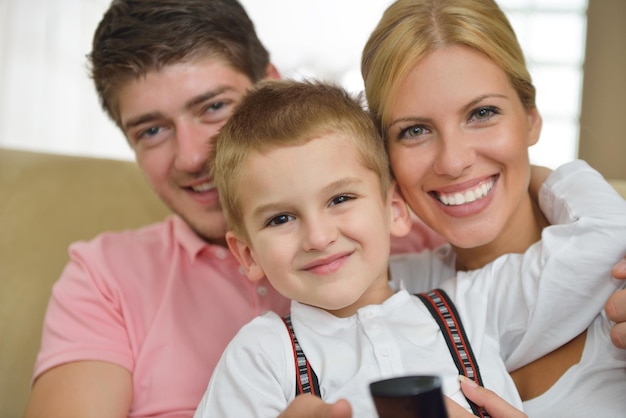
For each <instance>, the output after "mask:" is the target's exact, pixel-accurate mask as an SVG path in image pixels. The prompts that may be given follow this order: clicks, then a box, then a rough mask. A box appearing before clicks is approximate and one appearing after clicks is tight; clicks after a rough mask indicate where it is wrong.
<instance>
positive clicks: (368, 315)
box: [364, 311, 374, 319]
mask: <svg viewBox="0 0 626 418" xmlns="http://www.w3.org/2000/svg"><path fill="white" fill-rule="evenodd" d="M364 316H365V319H372V318H373V317H374V312H372V311H367V312H365V314H364Z"/></svg>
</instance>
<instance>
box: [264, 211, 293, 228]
mask: <svg viewBox="0 0 626 418" xmlns="http://www.w3.org/2000/svg"><path fill="white" fill-rule="evenodd" d="M294 219H295V217H293V216H291V215H287V214H284V213H282V214H280V215H278V216H274V217H273V218H271V219H270V220H269V221H267V224H266V225H267V226H277V225H282V224H286V223H287V222H289V221H293V220H294Z"/></svg>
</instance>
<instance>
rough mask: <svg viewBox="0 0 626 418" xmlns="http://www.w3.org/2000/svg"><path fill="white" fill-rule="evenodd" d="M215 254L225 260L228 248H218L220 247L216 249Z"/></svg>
mask: <svg viewBox="0 0 626 418" xmlns="http://www.w3.org/2000/svg"><path fill="white" fill-rule="evenodd" d="M215 255H216V256H217V258H219V259H220V260H224V259H225V258H226V250H225V249H223V248H218V249H216V250H215Z"/></svg>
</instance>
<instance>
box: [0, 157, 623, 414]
mask: <svg viewBox="0 0 626 418" xmlns="http://www.w3.org/2000/svg"><path fill="white" fill-rule="evenodd" d="M614 185H615V186H616V187H617V188H618V189H619V190H620V192H621V193H622V195H623V196H626V181H621V182H617V181H616V182H614ZM168 213H169V212H168V210H167V208H165V206H164V205H163V204H162V203H161V202H160V201H159V200H158V198H157V197H156V196H155V195H154V193H153V192H152V191H151V190H150V188H149V186H148V185H147V183H146V181H145V180H144V178H143V177H142V174H141V172H140V171H139V169H138V168H137V166H136V165H135V163H134V162H130V161H117V160H107V159H97V158H87V157H76V156H63V155H54V154H44V153H38V152H30V151H18V150H10V149H3V148H0V417H2V418H17V417H21V416H22V413H23V411H24V408H25V405H26V402H27V400H28V396H29V389H30V379H31V374H32V370H33V364H34V361H35V357H36V354H37V351H38V349H39V343H40V337H41V326H42V319H43V316H44V313H45V310H46V305H47V301H48V298H49V295H50V289H51V287H52V285H53V283H54V282H55V280H56V279H57V278H58V277H59V275H60V273H61V271H62V269H63V266H64V265H65V263H66V262H67V259H68V256H67V247H68V245H69V244H70V243H71V242H73V241H77V240H87V239H90V238H91V237H93V236H95V235H96V234H98V233H99V232H101V231H105V230H120V229H124V228H134V227H138V226H141V225H145V224H148V223H152V222H156V221H158V220H161V219H163V218H164V217H165V216H167V215H168Z"/></svg>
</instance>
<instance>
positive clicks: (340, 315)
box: [195, 81, 626, 417]
mask: <svg viewBox="0 0 626 418" xmlns="http://www.w3.org/2000/svg"><path fill="white" fill-rule="evenodd" d="M210 166H211V167H213V170H214V171H213V174H214V178H215V181H216V185H217V188H218V190H219V194H220V198H221V203H222V208H223V211H224V214H225V216H226V219H227V222H228V225H229V228H230V230H229V232H227V234H226V240H227V244H228V247H229V248H230V250H231V251H232V252H233V254H234V255H235V257H236V258H237V260H238V261H239V262H240V263H241V265H242V267H243V269H244V270H245V272H246V275H247V277H248V278H249V279H250V280H252V281H258V280H262V279H263V278H265V277H267V278H268V279H269V281H270V282H271V283H272V285H273V286H274V288H276V289H277V290H278V291H279V292H281V293H282V294H283V295H285V296H287V297H289V298H291V299H292V303H291V314H290V316H289V317H287V318H281V317H279V316H278V315H276V314H275V313H271V312H270V313H267V314H265V315H264V316H262V317H259V318H257V319H255V320H253V321H252V322H251V323H250V324H248V325H247V326H245V327H244V328H243V329H242V330H241V331H240V332H239V333H238V334H237V336H236V337H235V338H234V340H233V341H231V343H230V345H229V346H228V348H227V349H226V351H225V353H224V354H223V356H222V358H221V360H220V362H219V364H218V366H217V367H216V369H215V372H214V374H213V377H212V379H211V381H210V383H209V387H208V390H207V392H206V393H205V396H204V398H203V400H202V402H201V403H200V405H199V407H198V410H197V411H196V415H195V416H196V417H202V416H204V417H209V416H210V417H216V416H246V417H252V416H259V417H267V416H276V415H277V414H278V413H280V411H282V410H283V409H284V408H285V407H286V406H287V405H288V404H289V402H290V401H292V400H293V399H294V397H295V396H296V395H297V394H299V393H306V392H310V393H314V394H316V395H318V396H321V397H322V398H323V399H324V400H326V401H328V402H333V401H335V400H337V399H340V398H346V399H348V400H349V402H350V404H351V406H352V409H353V416H355V417H368V416H372V417H375V416H376V412H375V409H374V405H373V403H372V400H371V398H370V397H369V393H368V384H369V383H370V382H372V381H374V380H378V379H381V378H387V377H391V376H398V375H408V374H438V375H441V376H442V378H443V382H444V385H443V390H444V394H446V395H448V396H450V397H452V398H453V399H454V400H455V401H457V402H458V403H460V404H463V405H465V406H466V408H467V409H469V408H470V407H472V405H470V404H469V403H468V402H467V401H466V400H465V399H464V397H463V395H462V393H461V392H460V389H459V382H458V380H457V376H458V375H459V374H465V375H467V376H468V377H470V378H471V379H473V380H475V381H477V382H481V376H480V375H481V374H482V382H484V385H485V386H486V387H488V388H490V389H492V390H494V391H496V392H497V393H498V394H499V395H501V396H503V397H504V398H505V399H506V400H508V401H509V402H511V403H512V404H513V405H515V406H517V407H518V408H519V407H521V401H520V399H519V396H518V395H517V391H516V389H515V386H514V384H513V382H512V380H511V378H510V377H509V375H508V373H507V371H506V368H505V366H504V363H503V360H502V359H501V355H502V353H509V352H510V350H511V347H510V345H514V344H520V343H525V342H526V341H525V338H526V329H527V328H528V327H530V328H532V331H533V333H532V334H530V335H534V336H537V335H541V333H542V332H548V331H550V332H552V333H554V332H555V331H554V329H553V328H554V327H553V326H551V325H554V324H557V323H558V324H559V325H561V324H560V322H559V321H561V320H564V319H568V321H567V323H564V324H562V328H563V329H559V330H558V333H559V334H561V333H562V334H564V335H576V331H573V330H572V329H574V328H577V329H579V330H578V332H580V331H582V330H583V329H584V328H585V327H586V325H587V324H588V322H589V321H591V319H592V318H593V317H594V316H595V315H596V313H597V311H598V307H599V306H602V301H603V300H605V299H606V297H607V296H608V294H609V293H610V292H611V291H613V290H614V289H615V287H616V285H615V283H608V282H609V281H608V280H606V279H602V280H599V279H598V280H592V279H590V278H589V277H590V276H589V275H588V274H582V273H579V274H578V275H575V273H576V271H571V272H570V271H564V272H563V275H562V276H560V277H558V278H552V280H553V281H556V282H557V283H553V286H555V287H556V286H559V285H560V284H559V283H558V282H563V286H572V283H573V282H574V283H575V285H576V286H577V287H578V288H580V289H581V291H580V292H578V293H577V294H575V295H572V297H571V298H570V299H568V301H567V302H568V303H567V305H568V306H572V308H571V309H568V308H567V307H563V309H560V310H559V312H555V313H554V315H553V316H551V317H548V318H543V317H542V318H538V317H537V315H535V314H536V313H537V312H539V313H541V312H542V310H541V308H543V305H542V303H540V302H543V298H540V297H538V296H543V295H542V294H540V291H541V290H542V289H544V288H545V287H543V286H540V285H539V284H538V283H537V281H530V280H520V278H519V277H512V276H513V275H514V274H515V273H516V272H517V271H520V270H522V267H521V266H522V263H524V265H528V262H529V260H528V259H527V258H526V257H525V256H524V255H510V256H506V257H502V258H501V259H499V260H498V261H496V262H495V263H493V264H492V265H490V266H489V267H488V268H485V269H483V270H480V271H475V272H467V273H460V274H459V275H458V276H457V279H456V280H454V281H450V282H451V283H449V284H444V285H443V286H442V287H444V288H445V290H446V291H447V292H449V293H451V294H453V295H454V297H455V303H456V304H457V308H458V310H459V315H458V316H457V317H456V318H452V320H453V321H458V320H459V319H460V317H462V318H463V320H464V322H465V327H466V328H465V330H466V332H467V336H468V337H469V339H467V338H463V337H464V335H463V330H462V326H461V325H460V324H458V325H455V326H453V327H451V329H448V328H446V327H445V326H444V325H439V324H438V322H437V320H436V318H438V317H439V313H441V315H443V316H444V317H445V316H446V315H448V314H449V313H450V311H453V309H452V308H451V302H450V301H447V300H446V299H445V292H441V291H439V292H435V294H434V295H433V298H432V299H424V300H422V299H421V298H418V297H415V296H413V295H411V294H409V293H408V292H407V291H406V290H404V289H403V284H402V283H401V282H400V281H399V280H397V279H395V278H392V279H391V280H390V276H389V273H388V271H389V240H390V236H392V235H393V236H399V235H402V234H405V233H407V232H408V231H409V229H410V217H409V213H408V211H407V207H406V204H405V203H404V201H403V200H402V198H401V197H400V196H399V195H398V193H397V192H396V190H395V187H394V184H393V182H392V179H391V176H390V172H389V167H388V162H387V157H386V153H385V149H384V144H383V142H382V140H381V138H380V136H379V135H378V133H377V131H376V129H375V128H374V125H373V123H372V122H371V120H370V118H369V117H368V115H367V113H366V112H365V111H364V110H363V109H362V107H361V106H360V104H359V103H358V102H357V101H356V100H354V99H353V98H351V97H350V96H349V95H348V94H346V93H345V91H343V90H341V89H339V88H336V87H333V86H329V85H325V84H322V83H314V82H303V83H302V82H293V81H282V82H281V81H277V82H266V83H262V84H261V85H260V86H258V87H257V88H255V89H254V90H253V91H252V92H250V93H248V94H247V95H246V96H245V97H244V98H243V99H242V101H241V102H240V103H239V105H238V107H237V109H236V111H235V112H234V114H233V115H232V116H231V118H230V119H229V121H228V122H227V123H226V124H225V125H224V127H223V128H222V131H221V133H220V135H219V137H218V139H217V142H216V147H215V150H214V156H213V157H212V160H211V164H210ZM585 175H586V174H585ZM588 176H589V177H590V180H589V181H590V182H591V181H593V182H595V183H598V184H597V185H595V183H594V186H595V187H594V188H593V190H594V191H590V194H593V193H595V191H596V190H598V193H600V192H601V193H605V194H606V196H605V197H604V198H605V199H607V200H605V203H606V206H607V209H606V213H603V214H602V216H601V217H598V218H606V219H608V220H609V221H608V222H611V227H610V228H608V227H607V226H606V224H605V225H602V224H601V223H599V222H598V223H596V224H594V225H593V226H591V225H589V226H588V228H589V231H590V233H598V234H602V236H604V240H605V241H607V240H608V242H607V247H614V248H617V250H616V251H614V254H611V255H608V256H607V254H606V253H605V254H602V255H597V254H593V255H591V254H587V255H586V257H587V259H588V260H593V262H592V264H591V265H593V266H594V268H597V266H598V265H604V264H605V265H606V266H607V271H608V270H610V266H611V265H612V264H613V263H614V262H615V260H617V259H619V258H620V256H621V252H622V251H623V248H624V246H625V245H626V236H625V233H626V204H625V203H624V201H623V199H621V198H620V197H619V195H617V193H615V192H614V191H612V189H611V188H610V186H609V185H608V184H605V183H604V182H603V181H602V180H601V177H600V176H598V175H597V173H596V172H594V171H593V170H589V171H588ZM557 177H558V174H557ZM581 177H584V176H579V177H578V178H577V181H582V179H581ZM563 181H565V180H563ZM603 196H604V195H603ZM585 198H586V199H590V196H589V195H587V196H585ZM613 201H615V202H613ZM553 203H555V206H554V207H553V209H552V210H553V211H554V212H555V213H556V215H554V216H555V217H556V218H557V220H558V222H559V223H569V222H573V219H571V218H569V216H571V215H572V213H576V212H575V211H574V212H571V211H568V210H564V206H563V205H561V206H559V203H562V202H560V201H559V199H558V198H555V202H553ZM568 204H569V205H573V206H575V205H576V204H577V202H573V203H572V202H571V201H569V202H568ZM609 206H610V207H611V208H610V209H609V208H608V207H609ZM589 218H590V219H591V221H594V219H595V217H594V216H591V215H590V216H589ZM561 227H562V226H555V227H549V228H548V229H547V231H548V232H546V235H545V236H544V240H545V239H548V238H550V239H557V237H558V236H559V234H560V233H562V231H561V232H558V231H557V232H555V231H554V230H556V229H559V228H561ZM561 229H562V228H561ZM600 229H603V230H604V231H603V232H599V230H600ZM577 233H578V231H577ZM550 234H554V237H553V236H552V235H550ZM607 234H608V235H609V236H607ZM581 236H585V235H584V234H581ZM566 237H567V238H563V240H565V239H569V235H566ZM587 237H588V235H587ZM581 239H582V238H581ZM584 239H587V238H584ZM542 248H543V250H542V251H541V253H540V254H535V253H533V257H535V256H537V257H535V258H537V260H540V261H537V262H535V264H533V265H532V266H533V268H534V267H536V266H537V264H541V267H545V266H547V265H550V263H555V262H556V263H560V262H562V261H563V259H564V258H567V257H573V256H575V257H581V256H582V257H584V256H585V254H584V252H581V254H582V255H579V254H576V255H572V254H564V253H562V254H559V253H558V248H556V249H555V247H553V246H545V247H542ZM424 260H426V261H423V262H421V263H418V264H415V263H413V261H408V260H404V259H400V260H398V261H397V263H396V264H395V265H392V267H393V269H394V270H395V271H398V272H403V268H404V267H403V266H405V267H406V266H409V267H411V266H417V267H418V268H419V269H414V270H413V271H412V274H413V275H417V274H419V275H420V276H422V275H423V276H424V279H425V280H428V279H429V277H431V276H433V277H434V276H437V274H436V273H434V271H435V270H436V269H437V259H436V258H433V257H430V258H428V259H424ZM554 260H557V261H554ZM559 265H560V264H559ZM411 268H412V267H411ZM422 268H425V270H422ZM537 272H538V273H537V274H538V275H539V276H540V275H541V274H540V273H541V269H539V270H537ZM403 273H406V269H405V270H404V272H403ZM500 273H506V275H501V274H500ZM605 273H606V272H605ZM520 274H521V273H520ZM591 277H593V276H591ZM542 280H544V278H542ZM545 280H550V278H545ZM587 289H589V290H587ZM598 293H600V294H602V296H600V297H599V298H598V299H597V300H595V299H596V296H597V295H598ZM537 294H539V295H537ZM535 296H537V297H535ZM511 298H517V299H525V300H528V301H530V302H528V304H526V305H524V303H523V302H516V304H512V303H511V301H510V300H511ZM591 299H593V301H592V300H591ZM472 301H475V302H477V303H470V302H472ZM535 302H536V303H535ZM564 302H565V301H560V303H559V301H555V300H553V299H551V300H549V304H550V306H552V305H554V304H558V305H559V308H561V305H564V304H565V303H564ZM545 303H546V304H548V302H545ZM431 304H432V306H431ZM441 304H444V305H446V306H445V308H443V309H442V311H437V309H435V310H430V309H431V308H432V307H433V306H435V305H441ZM520 305H522V306H527V308H528V309H527V310H525V311H523V312H520V310H519V309H518V307H519V306H520ZM586 305H593V306H594V309H587V308H585V307H584V306H586ZM429 306H430V307H429ZM511 306H515V307H516V309H512V308H510V307H511ZM507 308H508V309H507ZM580 309H583V310H584V311H585V312H580V311H579V310H580ZM587 310H588V311H589V312H587ZM510 311H515V312H510ZM438 312H439V313H438ZM572 312H577V313H576V316H575V318H569V316H572ZM447 319H450V318H449V317H448V318H447ZM455 323H456V322H455ZM446 332H452V333H454V335H455V338H460V341H461V346H459V345H458V344H457V345H456V346H455V344H454V342H453V343H452V346H450V343H449V342H448V341H446V339H445V338H444V334H445V333H446ZM469 341H471V347H470V346H469ZM456 342H457V343H458V340H456ZM450 348H452V349H451V350H450ZM455 349H458V350H461V351H463V355H462V356H461V357H462V358H461V359H459V362H460V363H462V364H461V365H460V366H457V365H456V364H455V360H454V356H453V355H451V352H452V351H454V350H455ZM547 352H548V351H546V352H543V353H537V355H542V354H546V353H547ZM465 356H467V357H465ZM307 360H308V363H307ZM478 365H480V366H481V367H482V369H481V370H480V371H479V370H478V367H477V366H478Z"/></svg>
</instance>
